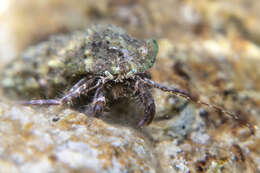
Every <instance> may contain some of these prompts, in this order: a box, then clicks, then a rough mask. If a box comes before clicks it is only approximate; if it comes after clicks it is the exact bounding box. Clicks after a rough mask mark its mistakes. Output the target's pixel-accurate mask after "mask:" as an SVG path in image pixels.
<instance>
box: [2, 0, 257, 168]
mask: <svg viewBox="0 0 260 173" xmlns="http://www.w3.org/2000/svg"><path fill="white" fill-rule="evenodd" d="M11 2H12V3H16V5H12V3H11V5H10V7H9V9H8V11H6V12H5V14H0V23H1V24H3V25H1V26H0V29H2V28H3V26H4V28H6V29H5V31H6V32H8V33H9V36H10V37H11V38H12V39H10V38H9V39H5V40H9V42H4V43H2V42H0V44H1V46H2V44H3V45H4V46H7V47H8V46H9V47H12V49H8V50H9V51H10V50H17V51H16V52H15V51H12V52H7V53H10V54H11V55H13V54H18V53H19V52H21V51H22V50H23V49H24V48H25V47H27V46H28V45H30V44H33V43H36V42H38V41H40V40H45V39H46V38H47V36H48V35H50V34H52V33H60V32H69V31H71V30H75V29H80V28H83V27H85V26H87V25H88V24H89V23H98V22H104V23H114V24H117V25H119V26H122V27H124V28H125V29H126V30H128V31H129V32H130V33H131V34H132V35H134V36H136V37H138V38H149V37H155V38H157V40H158V43H159V55H158V57H157V61H156V63H155V65H154V67H153V68H152V69H151V74H152V76H153V80H155V81H157V82H160V83H163V84H166V85H174V86H177V87H180V88H182V89H185V90H188V91H190V92H192V93H195V94H196V95H199V97H200V99H201V100H203V101H206V102H209V103H212V104H216V105H219V106H221V107H224V108H225V109H226V110H229V111H231V112H233V113H234V114H236V115H237V116H236V117H232V116H228V115H225V114H221V113H219V112H216V111H214V110H213V109H210V108H207V107H204V106H201V105H196V104H193V103H190V102H188V101H186V100H183V99H181V98H179V97H176V96H173V95H171V94H168V93H164V92H162V91H158V90H153V95H154V98H155V101H156V106H157V114H156V117H155V120H154V121H153V123H152V124H151V125H150V126H148V127H145V128H143V129H137V128H136V127H135V124H134V123H135V122H137V120H136V119H138V118H140V115H139V113H136V112H134V111H133V112H122V113H120V112H111V113H110V114H107V115H105V116H104V117H102V118H100V119H96V118H92V117H90V116H85V115H83V114H80V113H78V112H75V111H73V110H70V109H65V108H63V107H49V108H39V107H32V108H31V107H22V106H19V105H16V104H13V103H12V101H14V100H12V101H11V102H10V100H8V98H4V97H1V102H0V139H1V140H0V172H26V173H28V172H43V173H45V172H162V173H164V172H165V173H166V172H167V173H168V172H185V173H189V172H249V173H251V172H259V171H260V154H259V153H260V149H259V144H260V130H259V126H260V120H259V117H260V116H259V115H260V109H259V108H260V85H259V84H260V77H259V76H260V69H259V66H260V48H259V45H260V41H259V40H260V32H259V31H260V29H259V28H260V15H259V8H260V4H259V2H258V0H252V1H248V2H245V1H242V0H231V1H226V0H219V1H210V0H207V1H205V0H197V1H192V0H187V1H177V0H163V1H149V3H147V1H131V0H127V1H125V0H120V1H117V3H115V1H112V0H111V1H110V0H109V1H103V0H102V1H100V3H96V1H93V0H79V1H78V3H74V2H73V3H72V1H70V0H65V1H60V0H55V1H53V0H47V1H44V2H42V1H30V0H24V1H17V2H16V1H15V0H11ZM28 9H29V10H28ZM31 9H35V10H31ZM249 12H250V13H249ZM76 19H77V20H76ZM47 26H48V27H47ZM10 40H12V41H10ZM1 50H2V49H0V55H1V60H3V62H7V61H8V59H9V58H7V59H6V58H4V57H8V56H7V55H6V51H1ZM6 50H7V49H6ZM10 54H9V56H10ZM9 61H10V60H9ZM1 66H2V65H1ZM1 96H2V95H1ZM119 106H120V105H119ZM132 106H134V105H132ZM132 110H134V108H133V109H132ZM132 121H133V122H132Z"/></svg>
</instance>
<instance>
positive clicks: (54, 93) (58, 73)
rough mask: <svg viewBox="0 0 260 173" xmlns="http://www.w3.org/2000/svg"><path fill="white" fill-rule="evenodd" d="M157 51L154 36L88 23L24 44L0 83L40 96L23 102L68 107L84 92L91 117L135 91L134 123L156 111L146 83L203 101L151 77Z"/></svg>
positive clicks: (20, 92) (10, 91)
mask: <svg viewBox="0 0 260 173" xmlns="http://www.w3.org/2000/svg"><path fill="white" fill-rule="evenodd" d="M157 52H158V45H157V43H156V41H155V40H153V39H150V40H147V41H142V40H137V39H135V38H133V37H131V36H129V35H128V34H127V33H126V32H125V31H124V30H123V29H121V28H119V27H116V26H114V25H93V26H91V27H90V28H89V29H87V30H86V31H83V32H82V31H78V32H74V33H72V34H69V35H65V36H64V35H60V36H53V37H51V38H50V39H49V40H48V41H45V42H43V43H40V44H38V45H36V46H32V47H30V48H29V49H27V50H26V51H25V52H24V53H23V54H22V55H21V57H19V58H18V59H16V60H15V62H14V63H12V64H10V65H8V66H7V67H6V68H5V69H4V71H3V73H2V74H1V87H2V88H3V90H4V92H5V93H6V94H8V95H9V96H13V97H15V98H16V97H17V96H19V97H22V98H24V99H32V98H40V100H29V101H22V102H21V103H22V104H25V105H67V106H71V105H75V104H72V103H74V101H75V100H76V99H77V98H79V97H82V96H83V97H86V98H87V99H86V100H87V101H86V100H84V104H86V105H91V110H92V112H93V113H94V115H96V116H100V115H102V113H103V112H104V110H105V108H106V106H108V105H111V103H112V102H113V100H117V99H119V98H121V97H126V98H128V97H133V96H134V97H136V96H138V97H139V99H140V101H141V102H142V104H143V106H144V115H143V116H142V119H141V121H140V122H139V124H138V126H139V127H141V126H144V125H148V124H150V123H151V122H152V120H153V118H154V115H155V103H154V99H153V97H152V94H151V93H150V88H158V89H161V90H163V91H167V92H171V93H173V94H176V95H179V96H182V97H185V98H187V99H189V100H192V101H195V102H198V103H202V102H200V101H198V100H196V98H193V97H192V96H191V95H190V94H189V93H188V92H186V91H183V90H181V89H178V88H173V87H166V86H162V85H161V84H158V83H156V82H154V81H152V80H150V78H149V75H148V73H147V70H148V69H150V68H151V67H152V66H153V64H154V62H155V59H156V55H157ZM59 92H63V94H62V96H59V95H58V93H59ZM46 98H48V99H46ZM49 98H52V99H49ZM202 104H206V103H202ZM215 108H216V109H218V110H221V109H219V108H218V107H215ZM223 112H224V111H223Z"/></svg>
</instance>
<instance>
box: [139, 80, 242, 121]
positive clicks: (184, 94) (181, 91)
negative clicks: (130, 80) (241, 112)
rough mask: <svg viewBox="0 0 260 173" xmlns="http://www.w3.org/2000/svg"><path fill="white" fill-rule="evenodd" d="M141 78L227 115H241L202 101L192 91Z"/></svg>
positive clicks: (148, 83) (235, 116)
mask: <svg viewBox="0 0 260 173" xmlns="http://www.w3.org/2000/svg"><path fill="white" fill-rule="evenodd" d="M139 79H140V80H141V81H142V82H144V83H145V84H146V85H149V86H151V87H154V88H158V89H160V90H163V91H165V92H171V93H173V94H175V95H177V96H181V97H184V98H185V99H187V100H190V101H192V102H195V103H197V104H200V105H205V106H207V107H210V108H213V109H215V110H217V111H220V112H222V113H224V114H225V115H228V116H229V117H231V118H234V119H236V120H237V119H239V117H238V116H237V115H236V114H234V113H231V112H229V111H226V110H224V109H223V108H221V107H219V106H216V105H213V104H209V103H206V102H204V101H201V100H199V98H198V97H196V96H193V95H191V94H190V93H188V92H186V91H183V90H181V89H178V88H174V87H167V86H163V85H161V84H158V83H156V82H154V81H152V80H150V79H147V78H144V79H142V78H139Z"/></svg>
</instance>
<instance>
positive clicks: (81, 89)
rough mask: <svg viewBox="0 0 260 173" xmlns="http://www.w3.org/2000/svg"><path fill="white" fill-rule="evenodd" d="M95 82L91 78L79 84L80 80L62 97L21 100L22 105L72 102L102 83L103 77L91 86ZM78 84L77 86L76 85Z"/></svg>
mask: <svg viewBox="0 0 260 173" xmlns="http://www.w3.org/2000/svg"><path fill="white" fill-rule="evenodd" d="M93 82H94V79H89V80H87V81H85V82H83V81H82V80H81V81H80V83H81V85H79V82H78V83H77V84H76V85H74V86H73V87H72V88H71V89H70V91H69V92H68V93H67V94H66V95H65V96H64V97H62V98H61V99H42V100H30V101H21V102H19V103H20V104H22V105H63V104H68V103H70V102H71V100H72V99H74V98H76V97H78V96H79V95H81V94H82V93H87V92H89V91H90V90H93V89H95V88H97V87H99V85H100V84H101V82H102V81H101V79H100V80H98V82H97V84H96V85H95V86H93V87H91V85H92V83H93ZM75 86H77V87H75Z"/></svg>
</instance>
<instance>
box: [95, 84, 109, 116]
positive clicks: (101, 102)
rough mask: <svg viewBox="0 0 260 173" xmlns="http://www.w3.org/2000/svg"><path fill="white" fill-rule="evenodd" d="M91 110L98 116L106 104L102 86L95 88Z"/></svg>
mask: <svg viewBox="0 0 260 173" xmlns="http://www.w3.org/2000/svg"><path fill="white" fill-rule="evenodd" d="M92 104H93V112H94V115H95V116H96V117H99V116H101V115H102V114H103V112H104V107H105V105H106V98H105V96H104V88H103V86H101V87H99V88H98V89H97V90H96V93H95V96H94V100H93V103H92Z"/></svg>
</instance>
